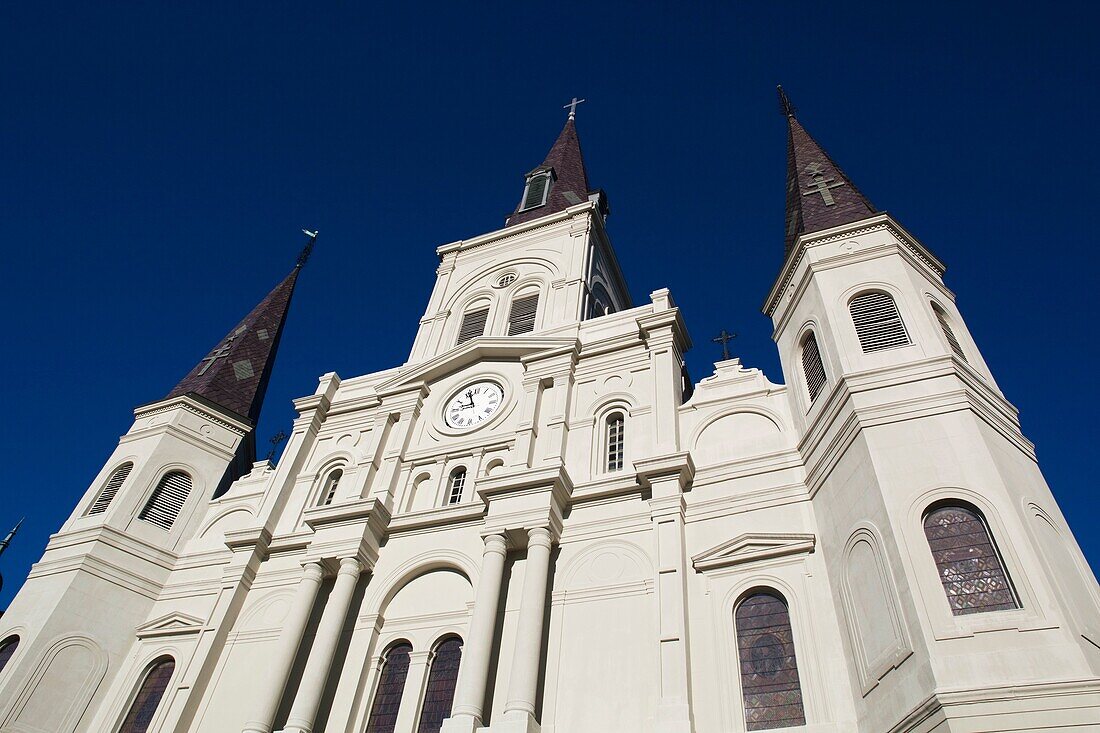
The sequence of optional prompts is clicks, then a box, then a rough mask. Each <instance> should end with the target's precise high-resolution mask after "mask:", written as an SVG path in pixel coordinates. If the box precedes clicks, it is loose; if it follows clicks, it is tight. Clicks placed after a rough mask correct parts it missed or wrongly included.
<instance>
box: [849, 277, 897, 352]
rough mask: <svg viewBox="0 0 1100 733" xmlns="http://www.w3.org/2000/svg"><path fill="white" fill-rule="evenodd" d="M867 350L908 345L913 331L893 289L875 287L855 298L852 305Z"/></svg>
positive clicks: (861, 342) (857, 327)
mask: <svg viewBox="0 0 1100 733" xmlns="http://www.w3.org/2000/svg"><path fill="white" fill-rule="evenodd" d="M848 310H849V311H850V312H851V314H852V323H854V324H855V327H856V335H857V336H859V345H860V346H861V347H862V348H863V353H865V354H869V353H871V352H872V351H883V350H885V349H894V348H897V347H899V346H908V345H909V344H910V343H912V342H910V341H909V334H908V333H907V332H906V331H905V324H904V323H902V321H901V314H900V313H898V305H897V303H895V302H894V299H893V298H892V297H891V296H890V294H889V293H884V292H882V291H881V290H875V291H872V292H870V293H863V294H862V295H857V296H856V297H854V298H852V302H851V303H850V304H849V305H848Z"/></svg>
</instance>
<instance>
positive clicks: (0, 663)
mask: <svg viewBox="0 0 1100 733" xmlns="http://www.w3.org/2000/svg"><path fill="white" fill-rule="evenodd" d="M18 648H19V637H18V636H9V637H8V638H7V639H4V641H0V672H3V671H4V667H6V666H8V662H10V661H11V658H12V657H13V656H15V650H16V649H18Z"/></svg>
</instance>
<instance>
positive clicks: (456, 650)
mask: <svg viewBox="0 0 1100 733" xmlns="http://www.w3.org/2000/svg"><path fill="white" fill-rule="evenodd" d="M461 661H462V639H459V638H458V637H454V636H452V637H450V638H448V639H444V640H443V641H441V642H439V644H437V645H436V647H435V653H434V654H433V655H432V668H431V669H430V670H429V671H428V689H427V690H425V692H424V706H423V708H421V711H420V725H418V726H417V728H416V733H439V729H440V728H442V727H443V719H444V718H447V717H449V716H450V714H451V703H453V702H454V699H455V683H457V682H458V665H459V663H460V662H461Z"/></svg>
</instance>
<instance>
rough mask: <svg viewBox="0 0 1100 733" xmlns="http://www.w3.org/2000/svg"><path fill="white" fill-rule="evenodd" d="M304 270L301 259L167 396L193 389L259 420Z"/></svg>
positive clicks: (253, 419) (238, 412)
mask: <svg viewBox="0 0 1100 733" xmlns="http://www.w3.org/2000/svg"><path fill="white" fill-rule="evenodd" d="M300 270H301V265H300V264H299V265H298V266H297V267H295V268H294V269H293V270H292V271H291V272H290V274H289V275H287V276H286V278H284V279H283V281H282V282H281V283H279V284H278V285H276V286H275V289H274V290H272V291H271V292H270V293H268V294H267V297H266V298H264V299H263V300H261V301H260V303H259V305H257V306H256V307H255V308H253V309H252V312H251V313H249V314H248V315H247V316H245V317H244V320H242V321H241V322H240V323H238V324H237V325H236V327H235V328H234V329H233V330H232V331H230V332H229V333H228V334H226V336H225V338H223V339H222V340H221V341H219V342H218V344H217V345H216V346H215V347H214V350H213V351H211V352H210V353H209V354H207V356H206V357H205V358H203V359H202V360H201V361H200V362H199V363H198V364H197V365H196V366H195V368H194V369H192V370H191V373H190V374H188V375H187V376H186V377H184V378H183V381H181V382H180V383H179V384H177V385H176V388H175V389H173V390H172V391H171V393H169V395H168V397H179V396H180V395H185V394H195V395H198V396H199V397H202V398H205V399H207V400H209V401H211V402H213V403H215V404H217V405H220V406H221V407H224V408H226V409H227V410H231V411H233V412H235V413H237V414H238V415H241V416H242V417H246V418H248V419H249V420H251V421H252V423H253V424H255V423H256V421H257V420H258V419H259V417H260V408H261V407H262V406H263V401H264V393H265V392H266V391H267V383H268V380H269V379H270V378H271V368H272V366H273V365H274V364H275V354H276V352H277V351H278V349H279V339H280V338H281V337H282V335H283V325H284V324H285V323H286V315H287V311H288V310H289V309H290V297H291V295H293V294H294V284H295V282H297V280H298V272H299V271H300Z"/></svg>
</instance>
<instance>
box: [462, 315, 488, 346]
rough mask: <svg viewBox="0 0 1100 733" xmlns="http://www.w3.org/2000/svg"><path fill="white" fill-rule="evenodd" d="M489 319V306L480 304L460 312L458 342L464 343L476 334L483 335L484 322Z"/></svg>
mask: <svg viewBox="0 0 1100 733" xmlns="http://www.w3.org/2000/svg"><path fill="white" fill-rule="evenodd" d="M488 320H489V306H487V305H482V306H478V307H476V308H473V309H471V310H468V311H466V312H465V313H463V314H462V325H460V326H459V327H458V341H457V342H456V344H455V345H456V346H457V345H458V344H464V343H466V342H467V341H469V340H471V339H476V338H477V337H478V336H484V335H485V322H486V321H488Z"/></svg>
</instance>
